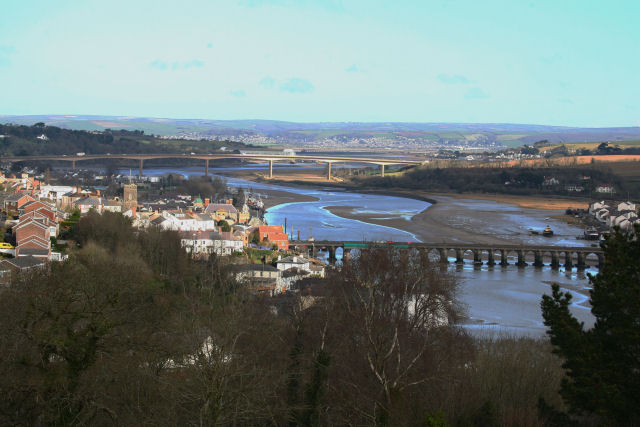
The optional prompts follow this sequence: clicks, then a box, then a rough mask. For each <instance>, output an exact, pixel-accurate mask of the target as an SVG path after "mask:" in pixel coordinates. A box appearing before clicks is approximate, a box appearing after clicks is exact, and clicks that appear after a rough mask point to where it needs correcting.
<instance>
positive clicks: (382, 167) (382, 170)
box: [380, 164, 384, 178]
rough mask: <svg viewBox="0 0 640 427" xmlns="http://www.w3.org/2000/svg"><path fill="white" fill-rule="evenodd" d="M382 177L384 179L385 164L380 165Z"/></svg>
mask: <svg viewBox="0 0 640 427" xmlns="http://www.w3.org/2000/svg"><path fill="white" fill-rule="evenodd" d="M380 176H381V177H383V178H384V164H381V165H380Z"/></svg>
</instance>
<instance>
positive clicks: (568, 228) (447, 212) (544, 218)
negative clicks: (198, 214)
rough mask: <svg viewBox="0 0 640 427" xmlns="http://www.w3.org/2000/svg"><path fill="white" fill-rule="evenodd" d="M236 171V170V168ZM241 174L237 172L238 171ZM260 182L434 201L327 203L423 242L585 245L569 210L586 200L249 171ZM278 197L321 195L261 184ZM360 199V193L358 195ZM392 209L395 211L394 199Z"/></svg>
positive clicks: (337, 211)
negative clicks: (410, 210)
mask: <svg viewBox="0 0 640 427" xmlns="http://www.w3.org/2000/svg"><path fill="white" fill-rule="evenodd" d="M234 175H235V174H234ZM236 176H237V175H236ZM244 176H245V178H247V177H249V178H252V179H254V180H255V181H257V182H260V183H265V184H276V185H286V186H287V187H289V188H291V189H292V190H293V189H296V188H299V189H300V190H309V189H312V190H321V189H322V190H329V191H332V192H336V193H342V192H357V193H363V194H372V195H379V196H391V197H404V198H409V199H414V200H420V201H425V202H428V203H430V204H431V206H429V207H428V208H427V209H424V210H423V211H421V212H419V213H417V214H413V215H412V216H407V215H403V214H393V213H390V212H387V213H380V211H376V210H373V211H371V210H367V209H361V208H359V207H358V205H357V204H352V203H350V204H349V206H343V205H340V204H335V205H326V206H323V208H324V209H325V210H326V211H328V212H330V213H331V214H333V215H336V216H339V217H342V218H346V219H351V220H357V221H362V222H365V223H369V224H375V225H380V226H384V227H391V228H394V229H397V230H402V231H405V232H408V233H411V234H412V235H414V236H415V237H416V238H417V239H419V240H421V241H423V242H452V243H453V242H456V243H473V244H487V245H499V244H514V243H525V242H527V243H537V244H562V245H581V244H583V243H581V242H580V241H577V239H576V237H577V236H579V235H580V234H581V230H580V227H577V226H576V224H575V222H574V223H573V224H571V222H570V221H567V218H568V217H567V216H566V215H564V213H565V210H566V209H567V208H569V207H570V208H573V209H575V208H584V207H586V206H587V205H586V203H585V202H581V201H577V200H570V199H560V198H558V199H549V198H543V197H525V196H512V195H490V194H468V195H467V194H433V193H427V192H424V191H411V192H410V191H408V190H405V189H371V188H364V189H356V188H344V187H342V186H339V185H336V184H333V185H331V184H329V183H326V182H325V183H323V184H322V186H321V185H320V183H318V184H316V185H314V184H311V183H301V182H299V181H298V182H286V183H285V182H281V181H278V180H263V179H256V176H255V175H252V174H244ZM260 191H261V192H263V193H265V194H266V193H271V194H273V197H269V198H267V199H266V200H264V201H265V202H267V203H266V207H267V208H269V207H273V206H277V205H278V204H281V203H292V202H305V201H315V200H318V199H317V198H315V197H312V196H309V195H305V194H300V193H297V192H287V191H280V190H260ZM355 200H357V198H356V199H355ZM391 200H392V199H390V203H391V205H390V206H389V210H390V211H393V210H394V206H393V202H392V201H391ZM547 225H549V226H551V228H552V229H553V230H554V231H555V236H554V237H553V238H545V237H542V236H534V235H532V234H531V233H530V229H535V230H542V229H543V228H544V227H546V226H547Z"/></svg>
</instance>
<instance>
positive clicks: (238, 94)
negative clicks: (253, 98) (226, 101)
mask: <svg viewBox="0 0 640 427" xmlns="http://www.w3.org/2000/svg"><path fill="white" fill-rule="evenodd" d="M229 93H230V94H231V96H233V97H236V98H244V97H246V96H247V93H246V92H245V91H243V90H242V89H238V90H233V89H232V90H230V91H229Z"/></svg>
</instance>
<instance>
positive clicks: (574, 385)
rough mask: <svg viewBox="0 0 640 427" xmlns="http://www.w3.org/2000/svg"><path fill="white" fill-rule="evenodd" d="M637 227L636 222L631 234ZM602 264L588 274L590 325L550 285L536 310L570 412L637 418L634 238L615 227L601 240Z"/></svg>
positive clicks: (639, 354)
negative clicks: (558, 364) (559, 360)
mask: <svg viewBox="0 0 640 427" xmlns="http://www.w3.org/2000/svg"><path fill="white" fill-rule="evenodd" d="M637 233H640V227H636V234H637ZM602 248H603V250H604V255H605V264H604V267H603V268H602V270H601V271H600V273H599V274H598V275H597V276H590V281H591V283H592V285H593V289H592V290H591V292H590V294H591V299H590V302H591V307H592V309H591V312H592V313H593V315H594V316H595V318H596V322H595V325H594V326H593V328H591V329H589V330H584V327H583V326H584V325H583V323H580V322H578V320H577V319H576V318H575V317H574V316H573V315H572V314H571V313H570V312H569V306H570V305H571V299H572V298H571V294H570V293H568V292H567V293H563V292H561V291H560V287H559V286H558V285H557V284H555V285H553V293H552V295H551V296H549V295H544V296H543V298H542V303H541V306H542V315H543V317H544V321H545V325H546V326H547V327H548V328H549V329H548V331H547V333H548V334H549V336H550V337H551V344H552V345H553V346H554V352H555V353H556V354H558V355H560V356H562V357H563V358H564V365H563V367H564V369H565V370H566V377H565V378H564V379H563V381H562V385H561V389H560V394H561V395H562V397H563V399H564V400H565V402H566V403H567V404H568V406H569V407H570V410H571V412H572V413H575V414H581V413H593V414H596V415H599V416H601V417H603V418H604V419H606V420H607V421H609V422H615V423H616V424H619V425H637V424H640V406H638V402H639V401H640V321H639V319H640V263H638V258H639V257H640V241H639V240H637V239H636V238H635V237H633V236H631V235H627V234H623V233H621V232H620V230H615V233H614V234H613V235H612V236H611V237H609V239H607V241H606V242H605V243H604V244H603V245H602Z"/></svg>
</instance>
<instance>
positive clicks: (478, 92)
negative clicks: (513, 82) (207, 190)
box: [464, 87, 489, 99]
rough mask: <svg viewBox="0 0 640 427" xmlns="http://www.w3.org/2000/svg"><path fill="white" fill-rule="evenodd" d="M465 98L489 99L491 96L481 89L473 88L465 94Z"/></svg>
mask: <svg viewBox="0 0 640 427" xmlns="http://www.w3.org/2000/svg"><path fill="white" fill-rule="evenodd" d="M464 97H465V98H467V99H485V98H489V95H488V94H487V93H486V92H485V91H483V90H482V89H480V88H479V87H472V88H471V89H469V90H468V91H467V93H465V94H464Z"/></svg>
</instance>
